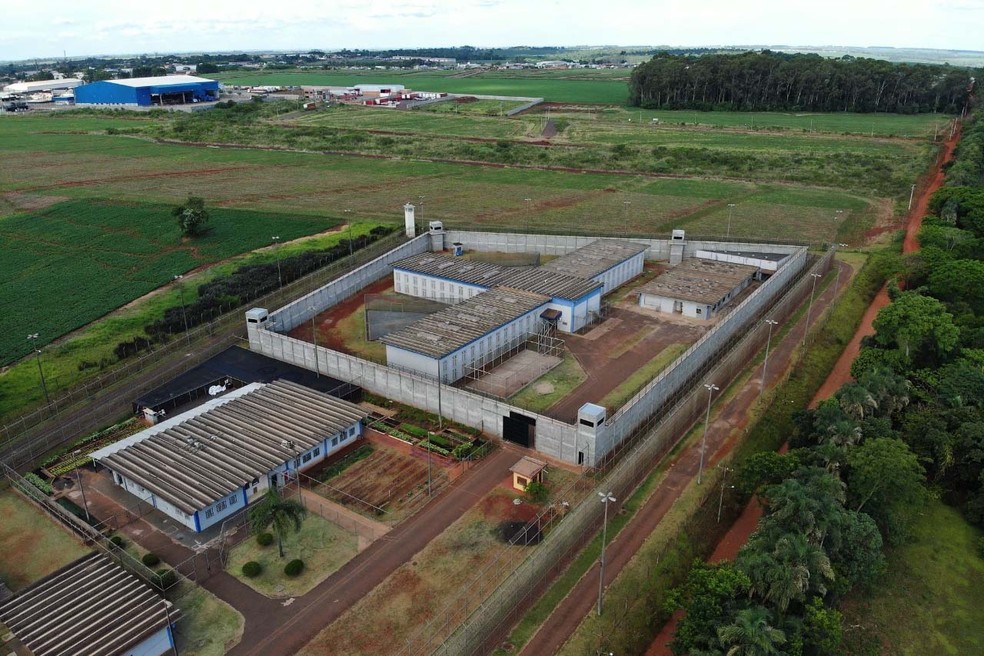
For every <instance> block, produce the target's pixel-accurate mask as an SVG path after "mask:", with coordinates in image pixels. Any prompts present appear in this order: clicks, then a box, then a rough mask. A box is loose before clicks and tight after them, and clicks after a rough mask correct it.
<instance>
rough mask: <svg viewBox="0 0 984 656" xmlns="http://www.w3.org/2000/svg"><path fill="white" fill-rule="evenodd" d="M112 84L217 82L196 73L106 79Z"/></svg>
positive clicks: (161, 85) (162, 84)
mask: <svg viewBox="0 0 984 656" xmlns="http://www.w3.org/2000/svg"><path fill="white" fill-rule="evenodd" d="M104 81H105V82H109V83H110V84H119V85H120V86H124V87H134V88H136V87H166V86H171V85H178V84H181V85H185V84H200V83H202V82H215V80H209V79H208V78H204V77H195V76H194V75H158V76H155V77H131V78H127V79H123V80H104Z"/></svg>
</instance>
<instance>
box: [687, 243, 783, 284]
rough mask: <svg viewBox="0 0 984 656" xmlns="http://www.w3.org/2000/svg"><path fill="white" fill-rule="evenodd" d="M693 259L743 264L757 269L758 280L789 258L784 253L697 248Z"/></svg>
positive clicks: (776, 269) (772, 271)
mask: <svg viewBox="0 0 984 656" xmlns="http://www.w3.org/2000/svg"><path fill="white" fill-rule="evenodd" d="M694 257H696V258H699V259H702V260H713V261H714V262H729V263H731V264H743V265H745V266H752V267H755V268H757V269H758V275H756V276H755V277H756V278H758V279H761V278H765V277H768V276H771V275H772V274H773V273H775V272H776V271H778V270H779V266H780V265H781V264H782V262H783V261H784V260H785V259H786V258H788V257H789V255H788V254H786V253H759V252H755V251H719V250H709V249H704V248H698V249H697V250H696V251H694Z"/></svg>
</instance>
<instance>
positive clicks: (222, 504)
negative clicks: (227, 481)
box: [215, 499, 229, 512]
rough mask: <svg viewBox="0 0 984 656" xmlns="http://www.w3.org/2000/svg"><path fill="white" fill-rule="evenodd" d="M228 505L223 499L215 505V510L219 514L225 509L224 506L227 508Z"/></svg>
mask: <svg viewBox="0 0 984 656" xmlns="http://www.w3.org/2000/svg"><path fill="white" fill-rule="evenodd" d="M228 505H229V504H227V503H226V500H225V499H223V500H222V501H220V502H218V503H217V504H215V509H216V510H218V511H220V512H221V511H223V510H225V509H226V506H228Z"/></svg>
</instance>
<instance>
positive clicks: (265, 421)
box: [92, 380, 366, 531]
mask: <svg viewBox="0 0 984 656" xmlns="http://www.w3.org/2000/svg"><path fill="white" fill-rule="evenodd" d="M365 416H366V413H365V412H364V411H363V410H362V409H361V408H359V406H357V405H355V404H353V403H349V402H348V401H343V400H341V399H336V398H334V397H332V396H328V395H327V394H322V393H320V392H316V391H314V390H312V389H309V388H307V387H304V386H302V385H298V384H297V383H292V382H289V381H286V380H278V381H275V382H273V383H269V384H263V383H252V384H250V385H246V386H245V387H242V388H239V389H237V390H234V391H232V392H229V393H228V394H226V395H225V396H223V397H220V398H216V399H213V400H211V401H208V402H206V403H205V404H203V405H201V406H199V407H197V408H195V409H193V410H190V411H188V412H185V413H183V414H181V415H178V416H176V417H172V418H170V419H167V420H166V421H163V422H160V423H158V424H156V425H155V426H153V427H151V428H148V429H147V430H144V431H142V432H140V433H137V434H136V435H132V436H130V437H128V438H126V439H123V440H121V441H119V442H116V443H115V444H112V445H110V446H108V447H105V448H103V449H100V450H98V451H96V452H94V453H93V454H92V458H93V460H95V461H96V462H98V463H99V464H100V465H102V466H104V467H106V468H107V469H109V470H110V471H112V473H113V479H114V480H115V481H116V483H117V484H118V485H120V486H121V487H123V488H124V489H125V490H127V491H128V492H130V493H131V494H133V495H134V496H136V497H137V498H139V499H140V500H142V501H145V502H147V503H149V504H151V505H152V506H153V507H155V508H157V509H158V510H160V511H162V512H163V513H165V514H166V515H168V516H169V517H171V518H173V519H175V520H176V521H178V522H180V523H181V524H183V525H184V526H187V527H188V528H190V529H192V530H194V531H202V530H204V529H206V528H208V527H209V526H211V525H213V524H216V523H218V522H221V521H222V520H223V519H225V518H226V517H228V516H230V515H232V514H234V513H236V512H237V511H239V510H241V509H242V508H244V507H245V506H247V505H249V503H250V502H251V501H253V500H254V498H257V495H261V494H262V492H263V491H264V490H266V488H267V487H269V486H274V487H279V486H281V485H283V484H284V483H285V482H286V481H288V480H289V479H290V478H291V477H293V476H294V474H295V472H297V471H304V470H306V469H309V468H311V467H313V466H315V465H317V464H318V463H320V462H321V461H323V460H324V459H325V458H327V457H328V456H330V455H332V454H333V453H335V452H337V451H339V450H341V449H342V448H344V447H346V446H348V445H349V444H351V443H352V441H354V440H356V439H358V438H359V436H360V435H361V434H362V419H363V418H365Z"/></svg>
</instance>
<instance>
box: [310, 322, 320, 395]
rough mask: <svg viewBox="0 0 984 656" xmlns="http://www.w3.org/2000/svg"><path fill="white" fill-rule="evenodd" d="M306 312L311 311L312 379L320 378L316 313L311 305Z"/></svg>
mask: <svg viewBox="0 0 984 656" xmlns="http://www.w3.org/2000/svg"><path fill="white" fill-rule="evenodd" d="M308 310H310V311H311V336H312V338H313V339H314V377H315V378H321V367H319V366H318V329H317V328H316V327H315V325H314V320H315V319H316V318H317V317H318V311H317V310H316V309H315V307H314V306H313V305H309V306H308Z"/></svg>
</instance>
